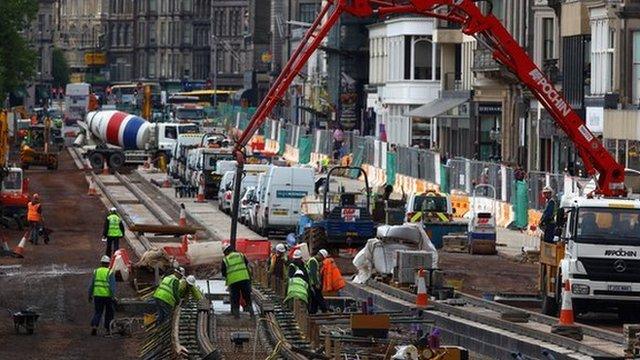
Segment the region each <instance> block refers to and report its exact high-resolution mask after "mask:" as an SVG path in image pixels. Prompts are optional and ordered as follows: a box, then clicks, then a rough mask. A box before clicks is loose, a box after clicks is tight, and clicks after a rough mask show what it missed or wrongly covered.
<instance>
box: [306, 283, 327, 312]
mask: <svg viewBox="0 0 640 360" xmlns="http://www.w3.org/2000/svg"><path fill="white" fill-rule="evenodd" d="M310 290H311V293H310V294H309V295H310V296H309V297H310V298H311V301H310V302H309V314H315V313H317V312H318V308H320V311H322V312H323V313H326V312H327V311H329V309H328V308H327V302H326V301H325V300H324V296H323V295H322V289H319V288H311V289H310Z"/></svg>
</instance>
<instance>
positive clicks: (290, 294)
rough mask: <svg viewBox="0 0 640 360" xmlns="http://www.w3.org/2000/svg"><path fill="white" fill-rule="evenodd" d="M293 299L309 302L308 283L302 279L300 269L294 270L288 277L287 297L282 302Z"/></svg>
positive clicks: (302, 275)
mask: <svg viewBox="0 0 640 360" xmlns="http://www.w3.org/2000/svg"><path fill="white" fill-rule="evenodd" d="M293 299H298V300H300V301H303V302H304V303H305V304H309V283H308V282H307V281H306V280H305V279H304V273H303V272H302V270H296V272H295V273H294V274H293V276H292V277H290V278H289V285H288V286H287V297H286V298H284V302H285V303H287V302H290V301H292V300H293Z"/></svg>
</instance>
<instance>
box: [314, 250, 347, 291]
mask: <svg viewBox="0 0 640 360" xmlns="http://www.w3.org/2000/svg"><path fill="white" fill-rule="evenodd" d="M320 275H321V276H322V291H323V292H334V291H338V290H340V289H342V288H343V287H345V286H346V285H347V284H346V283H345V281H344V279H343V278H342V274H341V273H340V269H338V266H336V263H335V262H334V261H333V259H331V258H327V259H324V260H322V270H320Z"/></svg>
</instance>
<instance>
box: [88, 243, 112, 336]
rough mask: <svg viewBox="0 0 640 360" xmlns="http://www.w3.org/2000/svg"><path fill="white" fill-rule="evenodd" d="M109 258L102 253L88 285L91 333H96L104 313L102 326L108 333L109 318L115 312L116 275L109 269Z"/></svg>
mask: <svg viewBox="0 0 640 360" xmlns="http://www.w3.org/2000/svg"><path fill="white" fill-rule="evenodd" d="M110 262H111V259H110V258H109V257H108V256H107V255H103V256H102V259H100V267H99V268H97V269H95V270H94V271H93V278H92V279H91V285H90V286H89V302H92V301H93V306H94V309H95V310H94V313H93V318H92V319H91V335H93V336H95V335H97V334H98V326H100V319H101V318H102V313H104V328H105V330H106V331H107V334H110V333H111V331H110V328H109V326H110V325H111V320H113V315H114V313H115V294H116V277H115V275H114V274H113V273H112V272H111V271H110V270H109V263H110Z"/></svg>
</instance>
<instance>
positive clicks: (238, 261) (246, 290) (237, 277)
mask: <svg viewBox="0 0 640 360" xmlns="http://www.w3.org/2000/svg"><path fill="white" fill-rule="evenodd" d="M223 253H224V259H222V268H221V269H220V271H221V272H222V276H224V277H225V279H226V285H227V287H228V288H229V293H230V295H231V314H232V315H233V316H234V317H235V318H237V319H238V318H240V296H242V299H243V300H244V302H245V306H244V309H245V310H248V311H249V314H250V315H251V317H254V316H255V314H254V312H253V305H252V304H251V272H250V271H249V262H248V261H247V258H246V257H245V256H244V255H243V254H242V253H240V252H237V251H235V249H234V248H233V247H232V246H231V245H230V244H227V245H226V246H225V247H224V250H223Z"/></svg>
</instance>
